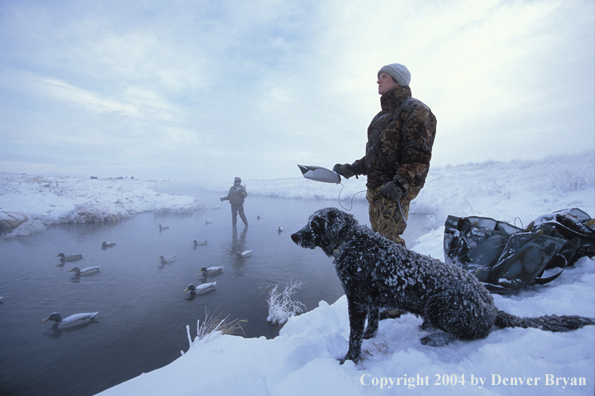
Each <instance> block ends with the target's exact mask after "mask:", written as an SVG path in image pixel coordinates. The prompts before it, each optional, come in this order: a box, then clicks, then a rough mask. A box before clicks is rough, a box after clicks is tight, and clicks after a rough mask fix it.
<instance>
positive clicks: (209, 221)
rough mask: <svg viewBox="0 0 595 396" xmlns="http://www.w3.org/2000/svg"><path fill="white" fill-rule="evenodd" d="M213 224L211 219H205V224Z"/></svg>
mask: <svg viewBox="0 0 595 396" xmlns="http://www.w3.org/2000/svg"><path fill="white" fill-rule="evenodd" d="M209 224H213V220H205V225H209Z"/></svg>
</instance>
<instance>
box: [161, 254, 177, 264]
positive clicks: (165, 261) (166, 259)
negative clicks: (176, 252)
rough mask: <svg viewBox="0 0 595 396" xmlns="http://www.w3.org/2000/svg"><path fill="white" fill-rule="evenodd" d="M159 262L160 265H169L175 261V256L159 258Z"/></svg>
mask: <svg viewBox="0 0 595 396" xmlns="http://www.w3.org/2000/svg"><path fill="white" fill-rule="evenodd" d="M159 260H160V261H161V264H171V263H173V262H174V261H176V256H167V257H164V256H159Z"/></svg>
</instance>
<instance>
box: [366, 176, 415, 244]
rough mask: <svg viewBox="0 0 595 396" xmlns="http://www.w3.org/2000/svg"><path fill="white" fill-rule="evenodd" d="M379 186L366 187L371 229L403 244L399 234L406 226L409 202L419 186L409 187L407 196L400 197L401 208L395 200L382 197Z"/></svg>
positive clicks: (403, 241)
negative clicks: (373, 187) (374, 187)
mask: <svg viewBox="0 0 595 396" xmlns="http://www.w3.org/2000/svg"><path fill="white" fill-rule="evenodd" d="M380 188H382V187H378V188H376V189H368V192H367V193H366V199H367V200H368V204H369V205H368V210H369V213H370V225H371V226H372V230H374V231H376V232H378V233H379V234H380V235H382V236H384V237H386V238H388V239H390V240H391V241H394V242H396V243H398V244H400V245H402V246H405V240H404V239H403V238H401V235H402V234H403V232H405V228H407V223H406V221H407V218H408V217H409V204H410V203H411V201H412V200H413V199H415V197H417V195H418V194H419V191H420V190H421V188H419V187H415V188H411V189H409V193H408V194H407V196H406V197H403V198H401V210H399V204H398V203H397V201H393V200H392V199H387V198H384V197H382V196H380V195H379V194H378V192H379V191H380ZM401 212H402V215H401Z"/></svg>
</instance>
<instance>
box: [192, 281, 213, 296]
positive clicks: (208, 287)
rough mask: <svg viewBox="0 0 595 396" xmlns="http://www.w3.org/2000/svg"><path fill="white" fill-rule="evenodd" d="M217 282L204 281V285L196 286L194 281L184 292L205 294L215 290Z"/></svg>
mask: <svg viewBox="0 0 595 396" xmlns="http://www.w3.org/2000/svg"><path fill="white" fill-rule="evenodd" d="M216 284H217V282H211V283H203V284H202V285H198V286H194V285H193V284H192V283H191V284H189V285H188V287H187V288H186V289H184V292H188V291H189V292H190V294H204V293H208V292H210V291H213V290H215V285H216Z"/></svg>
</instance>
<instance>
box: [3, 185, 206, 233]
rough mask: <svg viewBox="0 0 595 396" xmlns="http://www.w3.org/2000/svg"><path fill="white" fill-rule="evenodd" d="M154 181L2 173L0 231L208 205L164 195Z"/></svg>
mask: <svg viewBox="0 0 595 396" xmlns="http://www.w3.org/2000/svg"><path fill="white" fill-rule="evenodd" d="M154 184H155V183H154V182H147V181H138V180H134V179H91V178H89V179H82V178H64V177H44V176H31V175H24V174H12V173H0V232H1V231H3V230H8V231H12V232H10V233H9V236H22V235H29V234H31V233H32V232H38V231H43V230H44V229H45V228H46V227H47V226H48V225H51V224H61V223H90V222H103V221H118V220H119V219H123V218H128V217H130V216H132V215H134V214H137V213H142V212H163V213H186V212H192V211H195V210H198V209H202V208H204V204H203V203H202V202H200V201H198V200H196V199H194V198H191V197H187V196H173V195H169V194H159V193H156V192H155V191H153V190H152V189H151V187H152V186H153V185H154Z"/></svg>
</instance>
